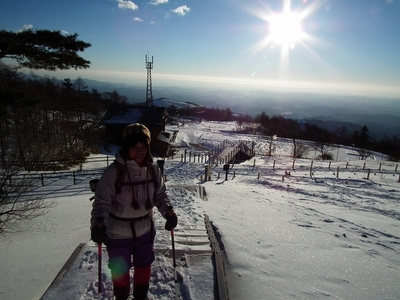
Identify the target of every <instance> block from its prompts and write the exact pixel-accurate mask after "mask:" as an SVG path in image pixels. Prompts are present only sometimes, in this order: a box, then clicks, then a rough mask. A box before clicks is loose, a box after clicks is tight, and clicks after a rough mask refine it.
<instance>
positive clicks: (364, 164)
mask: <svg viewBox="0 0 400 300" xmlns="http://www.w3.org/2000/svg"><path fill="white" fill-rule="evenodd" d="M365 164H366V162H365V163H364V166H363V170H365Z"/></svg>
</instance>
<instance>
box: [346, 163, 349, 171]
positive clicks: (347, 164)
mask: <svg viewBox="0 0 400 300" xmlns="http://www.w3.org/2000/svg"><path fill="white" fill-rule="evenodd" d="M348 166H349V162H347V163H346V170H347V167H348Z"/></svg>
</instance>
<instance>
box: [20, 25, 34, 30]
mask: <svg viewBox="0 0 400 300" xmlns="http://www.w3.org/2000/svg"><path fill="white" fill-rule="evenodd" d="M32 28H33V25H32V24H24V25H23V26H22V28H21V29H20V30H19V32H21V31H27V30H31V29H32Z"/></svg>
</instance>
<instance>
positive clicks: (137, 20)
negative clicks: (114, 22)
mask: <svg viewBox="0 0 400 300" xmlns="http://www.w3.org/2000/svg"><path fill="white" fill-rule="evenodd" d="M133 21H136V22H143V19H141V18H138V17H134V18H133Z"/></svg>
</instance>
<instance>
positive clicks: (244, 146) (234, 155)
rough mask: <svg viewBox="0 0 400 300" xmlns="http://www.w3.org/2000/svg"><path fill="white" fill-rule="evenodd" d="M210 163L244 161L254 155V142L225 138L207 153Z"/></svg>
mask: <svg viewBox="0 0 400 300" xmlns="http://www.w3.org/2000/svg"><path fill="white" fill-rule="evenodd" d="M207 155H208V157H209V158H210V165H218V164H226V163H232V162H233V161H244V160H248V159H250V158H252V157H253V156H254V142H250V141H238V142H236V143H232V142H230V141H228V140H224V141H222V142H221V143H219V144H218V145H217V146H216V147H214V148H213V149H211V150H210V151H209V152H208V153H207Z"/></svg>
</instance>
